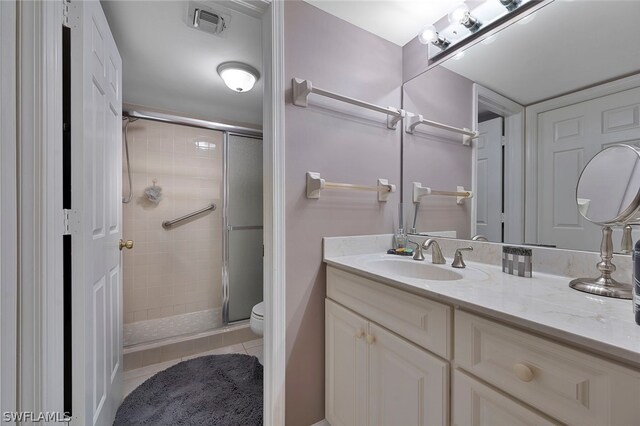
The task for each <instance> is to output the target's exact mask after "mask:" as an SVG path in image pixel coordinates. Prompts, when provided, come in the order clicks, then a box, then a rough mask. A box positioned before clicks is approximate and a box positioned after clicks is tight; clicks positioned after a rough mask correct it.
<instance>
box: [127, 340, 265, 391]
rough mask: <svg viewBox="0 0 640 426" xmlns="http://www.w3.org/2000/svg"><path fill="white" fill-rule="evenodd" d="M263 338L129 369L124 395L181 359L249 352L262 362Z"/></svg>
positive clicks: (248, 353)
mask: <svg viewBox="0 0 640 426" xmlns="http://www.w3.org/2000/svg"><path fill="white" fill-rule="evenodd" d="M262 347H263V346H262V339H256V340H250V341H248V342H244V343H238V344H237V345H231V346H225V347H222V348H218V349H214V350H212V351H208V352H201V353H199V354H194V355H189V356H185V357H183V358H178V359H174V360H171V361H167V362H161V363H159V364H153V365H148V366H146V367H142V368H137V369H135V370H129V371H125V372H124V396H125V397H126V396H127V395H129V394H130V393H131V391H132V390H134V389H135V388H137V387H138V386H140V385H141V384H142V383H143V382H144V381H145V380H147V379H148V378H150V377H151V376H153V375H154V374H156V373H159V372H160V371H162V370H166V369H167V368H169V367H171V366H172V365H175V364H177V363H179V362H181V361H186V360H188V359H192V358H197V357H199V356H205V355H223V354H235V353H238V354H247V355H253V356H255V357H257V358H258V360H260V363H262Z"/></svg>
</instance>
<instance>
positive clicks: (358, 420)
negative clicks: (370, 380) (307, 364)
mask: <svg viewBox="0 0 640 426" xmlns="http://www.w3.org/2000/svg"><path fill="white" fill-rule="evenodd" d="M325 325H326V331H325V339H326V341H325V351H326V358H325V364H326V372H325V377H326V383H325V416H326V418H327V421H328V422H329V423H330V424H331V425H332V426H358V425H366V424H367V391H368V389H367V349H368V347H367V343H366V340H365V336H366V333H367V331H368V330H367V325H368V324H367V320H365V319H364V318H362V317H360V316H358V315H356V314H354V313H353V312H351V311H348V310H347V309H345V308H343V307H341V306H340V305H338V304H336V303H334V302H332V301H330V300H329V299H326V301H325Z"/></svg>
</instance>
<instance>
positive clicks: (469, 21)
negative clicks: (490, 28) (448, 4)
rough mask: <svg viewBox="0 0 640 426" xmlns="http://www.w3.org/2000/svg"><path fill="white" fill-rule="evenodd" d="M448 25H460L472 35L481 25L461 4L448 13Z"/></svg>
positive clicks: (465, 6)
mask: <svg viewBox="0 0 640 426" xmlns="http://www.w3.org/2000/svg"><path fill="white" fill-rule="evenodd" d="M449 23H450V24H451V25H462V26H463V27H465V28H467V29H468V30H469V31H471V32H472V33H475V32H476V31H478V30H479V29H480V27H481V26H482V23H481V22H480V21H479V20H478V19H477V18H475V17H474V16H473V15H472V14H471V12H469V8H468V7H467V5H466V4H464V3H461V4H459V5H458V6H456V7H455V9H453V10H452V11H451V12H450V13H449Z"/></svg>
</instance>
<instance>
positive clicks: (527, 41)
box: [444, 0, 640, 105]
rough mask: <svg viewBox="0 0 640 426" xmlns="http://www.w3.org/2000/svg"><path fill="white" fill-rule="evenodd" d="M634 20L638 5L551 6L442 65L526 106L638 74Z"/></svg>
mask: <svg viewBox="0 0 640 426" xmlns="http://www.w3.org/2000/svg"><path fill="white" fill-rule="evenodd" d="M525 19H526V18H525ZM638 19H640V1H638V0H631V1H630V0H606V1H603V0H600V1H594V0H580V1H571V2H570V1H555V2H553V3H551V4H549V5H548V6H545V7H544V8H542V9H540V10H539V11H537V12H536V14H535V18H533V20H530V21H529V22H528V23H527V24H525V25H523V24H521V23H516V24H514V25H511V26H510V27H508V28H506V29H504V30H503V31H501V32H500V33H498V34H497V36H496V38H495V40H494V41H493V43H491V44H483V43H478V44H476V45H474V46H472V47H470V48H469V49H467V50H466V52H465V53H464V57H463V58H462V59H460V60H453V59H449V60H448V61H447V62H445V63H444V66H445V67H446V68H448V69H450V70H452V71H454V72H456V73H458V74H461V75H463V76H465V77H467V78H469V79H470V80H473V81H475V82H477V83H480V84H481V85H483V86H485V87H487V88H489V89H492V90H494V91H496V92H498V93H500V94H502V95H504V96H506V97H508V98H510V99H513V100H514V101H516V102H518V103H520V104H522V105H530V104H533V103H536V102H539V101H541V100H544V99H549V98H553V97H556V96H558V95H561V94H566V93H569V92H572V91H575V90H577V89H581V88H584V87H588V86H592V85H594V84H596V83H600V82H604V81H607V80H611V79H614V78H617V77H621V76H624V75H628V74H630V73H635V72H638V71H640V49H638V46H637V43H638V40H640V25H638Z"/></svg>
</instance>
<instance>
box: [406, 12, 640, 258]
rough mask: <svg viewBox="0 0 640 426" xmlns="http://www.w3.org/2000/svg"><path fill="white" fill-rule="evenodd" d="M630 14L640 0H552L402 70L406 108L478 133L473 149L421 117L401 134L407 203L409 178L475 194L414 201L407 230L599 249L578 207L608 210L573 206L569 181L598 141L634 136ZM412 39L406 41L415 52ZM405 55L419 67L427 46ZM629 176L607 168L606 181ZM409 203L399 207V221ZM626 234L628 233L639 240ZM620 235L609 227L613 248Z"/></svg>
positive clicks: (638, 32) (635, 75) (634, 56)
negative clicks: (422, 123)
mask: <svg viewBox="0 0 640 426" xmlns="http://www.w3.org/2000/svg"><path fill="white" fill-rule="evenodd" d="M638 16H640V2H637V1H586V0H583V1H572V2H568V1H560V0H556V1H551V2H548V3H547V4H545V5H543V6H542V7H539V8H537V9H535V10H531V11H528V12H526V13H524V14H522V15H521V16H520V17H519V18H518V19H516V20H515V21H514V22H512V23H510V24H508V25H505V26H504V28H502V29H501V30H500V31H498V32H493V33H491V32H490V33H488V35H489V37H485V38H484V39H483V40H482V39H481V40H477V41H476V42H475V44H473V45H471V46H470V47H467V48H466V49H465V51H464V52H462V53H460V54H457V55H453V56H452V57H450V58H449V59H447V60H446V61H444V62H442V63H440V64H439V65H436V66H433V67H431V68H428V69H426V71H424V72H422V73H421V74H419V73H415V72H414V73H413V75H405V79H406V80H407V81H406V82H405V84H404V87H403V89H404V93H403V109H405V110H407V111H409V112H411V113H414V114H421V115H423V116H424V118H425V119H429V120H434V121H440V122H444V123H447V124H450V125H453V126H456V127H460V128H465V127H466V128H471V129H475V130H478V131H479V133H480V136H479V137H478V138H477V139H475V140H474V141H473V143H472V146H471V147H469V146H464V145H463V144H462V143H461V138H460V137H459V135H455V134H452V133H448V132H444V131H438V130H435V129H429V128H426V127H425V128H420V127H419V128H416V131H415V132H414V133H413V134H409V133H405V134H404V139H403V177H402V179H403V200H404V202H405V203H406V202H409V201H410V200H411V199H412V198H411V188H412V185H413V182H420V183H421V184H422V185H423V186H428V187H432V188H437V189H440V190H449V191H455V189H456V188H457V187H458V186H461V185H462V186H464V187H465V188H471V190H472V192H473V198H472V199H471V200H468V201H469V202H467V203H465V205H462V206H460V205H457V204H456V203H455V202H452V200H451V199H449V198H448V197H428V198H424V199H422V200H421V202H420V204H419V205H418V206H417V209H415V211H417V212H418V214H417V220H416V231H417V232H423V233H424V232H426V233H429V232H435V231H446V232H454V233H455V234H456V236H457V237H458V238H472V237H473V236H474V235H477V234H482V235H484V236H486V237H487V238H488V239H489V240H490V241H494V242H507V243H513V244H538V245H545V246H552V247H559V248H569V249H577V250H589V251H595V250H597V249H598V247H600V242H601V237H602V233H601V228H600V227H599V226H596V225H594V224H592V223H591V222H589V221H587V220H585V219H584V218H583V216H582V215H581V214H580V211H581V210H584V211H586V212H587V214H589V215H598V216H593V217H594V218H595V219H596V221H598V220H597V219H600V218H602V217H604V216H606V214H607V213H608V212H607V211H600V210H596V206H595V205H594V202H595V200H594V199H590V198H589V197H586V196H585V197H581V198H585V200H581V203H578V204H576V199H575V198H576V197H575V195H576V185H577V183H578V178H579V176H580V173H581V172H582V169H583V168H584V166H585V165H586V164H587V163H588V162H589V161H590V160H591V159H592V158H593V157H594V156H595V155H596V154H597V153H599V152H600V151H602V150H603V149H605V148H607V147H609V146H611V145H615V144H620V143H623V144H627V145H633V146H640V120H639V119H638V117H639V116H640V74H639V73H640V50H638V49H629V48H628V46H629V43H628V42H625V41H628V40H638V39H640V25H637V17H638ZM594 28H598V31H593V29H594ZM603 33H605V34H608V36H607V37H601V34H603ZM612 40H617V41H619V42H616V43H612ZM416 46H417V43H414V42H412V43H410V46H409V45H408V47H410V49H409V48H407V49H405V51H406V52H409V51H411V52H418V51H417V50H416V49H419V47H416ZM425 49H426V48H425ZM414 56H415V58H413V59H412V57H406V58H405V69H406V70H416V69H420V68H422V70H425V68H426V67H427V65H426V64H427V62H426V61H424V58H425V56H428V53H424V54H422V53H420V52H418V53H416V54H415V55H414ZM412 60H413V62H412ZM416 74H419V75H416ZM630 178H632V175H628V174H627V175H624V174H623V173H621V172H620V170H618V169H616V170H615V173H614V171H613V170H612V172H611V173H610V175H609V176H608V179H610V182H611V184H610V185H609V187H610V188H613V187H614V186H613V183H614V181H615V184H616V186H615V188H620V187H624V183H626V182H628V180H629V179H630ZM621 184H622V185H621ZM619 196H620V197H622V194H619ZM587 198H589V200H591V201H587V200H586V199H587ZM618 201H623V200H622V199H620V200H618ZM599 208H601V207H598V209H599ZM579 209H580V210H579ZM407 210H411V214H408V213H407ZM413 212H414V208H413V207H411V208H409V209H407V208H405V217H408V216H411V218H410V220H409V221H407V223H408V228H410V222H412V220H413V217H414V215H413ZM632 232H633V235H632V237H631V239H632V240H637V239H639V238H640V232H639V231H638V230H636V228H634V230H633V231H632ZM622 237H623V232H622V228H620V227H618V228H614V230H613V244H614V251H616V252H621V251H622V250H623V245H622V243H623V242H622V239H623V238H622ZM627 239H628V238H627Z"/></svg>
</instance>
